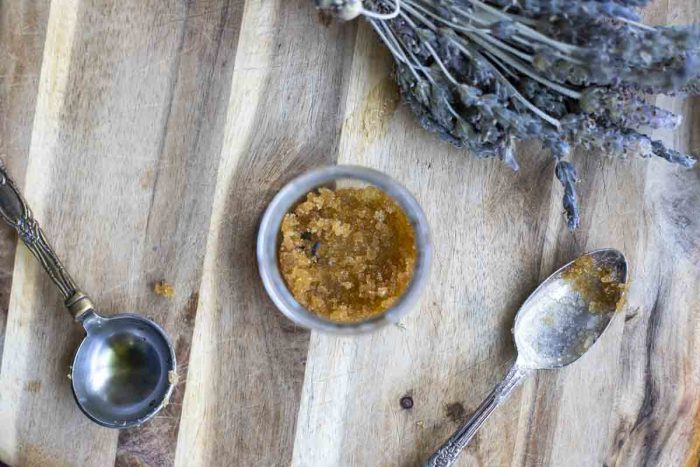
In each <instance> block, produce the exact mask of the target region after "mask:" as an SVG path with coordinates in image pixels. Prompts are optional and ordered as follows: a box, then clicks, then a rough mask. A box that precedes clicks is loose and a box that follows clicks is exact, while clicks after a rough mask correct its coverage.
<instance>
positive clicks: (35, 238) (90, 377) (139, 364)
mask: <svg viewBox="0 0 700 467" xmlns="http://www.w3.org/2000/svg"><path fill="white" fill-rule="evenodd" d="M0 218H2V219H3V220H4V221H5V223H7V224H8V225H10V226H12V227H14V228H15V230H17V233H18V234H19V238H20V239H21V240H22V242H23V243H24V244H25V245H26V246H27V248H28V249H29V251H31V252H32V254H33V255H34V256H35V257H36V259H37V260H38V261H39V263H41V265H42V266H43V268H44V270H45V271H46V272H47V273H48V275H49V277H50V278H51V280H52V281H53V282H54V284H56V287H58V290H59V291H60V292H61V295H63V297H64V299H65V302H64V303H65V305H66V308H68V311H69V312H70V313H71V315H72V316H73V318H74V319H75V320H76V321H77V322H78V323H80V324H82V326H83V327H84V328H85V331H86V335H85V338H84V339H83V341H82V343H81V344H80V346H79V347H78V350H77V351H76V353H75V357H74V359H73V365H72V370H71V381H72V388H73V395H74V396H75V400H76V402H77V403H78V406H79V407H80V409H81V410H82V411H83V413H85V415H87V416H88V417H89V418H90V419H91V420H92V421H94V422H96V423H98V424H100V425H102V426H105V427H108V428H127V427H130V426H134V425H140V424H142V423H144V422H145V421H146V420H148V419H150V418H151V417H153V416H154V415H155V414H156V413H157V412H158V411H159V410H160V409H162V408H163V407H164V406H165V405H167V402H168V399H169V398H170V394H171V393H172V391H173V387H174V384H175V382H176V380H177V374H176V373H175V368H176V366H175V353H174V352H173V348H172V345H171V344H170V341H169V340H168V337H167V336H166V334H165V332H164V331H163V329H161V327H160V326H158V325H157V324H155V323H154V322H153V321H151V320H149V319H146V318H144V317H143V316H139V315H137V314H132V313H124V314H119V315H114V316H110V317H105V316H100V315H99V314H98V313H97V311H96V309H95V306H94V305H93V303H92V301H91V300H90V298H89V297H88V296H87V295H86V294H85V293H84V292H82V291H81V290H80V289H79V288H78V287H77V286H76V284H75V282H74V281H73V278H72V277H71V276H70V275H69V274H68V272H67V271H66V270H65V268H64V267H63V264H62V263H61V261H60V260H59V258H58V257H57V256H56V253H55V252H54V251H53V249H52V248H51V246H50V244H49V242H48V240H47V239H46V236H45V235H44V232H43V230H42V229H41V227H40V226H39V223H38V222H37V221H36V220H35V219H34V218H33V216H32V212H31V210H30V209H29V205H28V204H27V202H26V201H25V199H24V197H23V196H22V194H21V193H20V191H19V189H18V188H17V185H16V184H15V183H14V181H13V180H12V179H11V178H10V176H9V175H8V173H7V170H6V169H5V166H4V165H3V164H2V162H0Z"/></svg>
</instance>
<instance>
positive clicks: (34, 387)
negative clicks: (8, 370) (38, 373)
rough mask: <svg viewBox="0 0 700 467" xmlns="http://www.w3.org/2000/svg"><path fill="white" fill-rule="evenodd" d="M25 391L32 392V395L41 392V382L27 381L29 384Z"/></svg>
mask: <svg viewBox="0 0 700 467" xmlns="http://www.w3.org/2000/svg"><path fill="white" fill-rule="evenodd" d="M24 390H25V391H27V392H31V393H37V392H39V391H40V390H41V381H39V380H32V381H27V383H26V384H25V385H24Z"/></svg>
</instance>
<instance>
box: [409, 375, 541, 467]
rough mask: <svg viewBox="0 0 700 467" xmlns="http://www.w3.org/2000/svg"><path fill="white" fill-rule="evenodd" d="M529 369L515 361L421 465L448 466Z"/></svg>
mask: <svg viewBox="0 0 700 467" xmlns="http://www.w3.org/2000/svg"><path fill="white" fill-rule="evenodd" d="M530 371H531V370H528V369H525V368H522V367H520V366H519V365H518V364H517V362H516V363H515V365H513V367H512V368H511V369H510V371H508V374H507V375H506V376H505V377H504V378H503V381H501V382H500V383H498V384H497V385H496V387H495V388H493V390H492V391H491V393H490V394H489V395H488V396H486V399H484V401H483V402H482V403H481V405H480V406H479V407H478V408H477V409H476V411H475V412H474V413H473V414H472V416H471V417H470V418H469V420H467V421H466V422H464V424H463V425H462V426H460V427H459V428H458V429H457V431H455V432H454V434H453V435H452V436H450V438H449V439H448V440H447V441H445V443H443V445H442V446H440V448H439V449H438V450H437V451H435V453H434V454H433V455H432V456H430V458H429V459H428V460H427V461H425V463H424V464H423V467H448V466H450V465H452V464H454V463H455V461H456V460H457V458H458V457H459V454H460V453H461V452H462V450H463V449H464V448H465V447H466V446H467V444H469V441H471V439H472V438H473V437H474V435H475V434H476V432H477V430H478V429H479V428H480V427H481V425H482V424H483V423H484V422H485V421H486V419H488V418H489V415H491V413H492V412H493V411H494V410H496V408H497V407H498V406H499V405H501V403H503V401H505V400H506V399H507V398H508V396H509V395H510V393H511V391H512V390H513V389H514V388H515V387H516V386H517V385H518V384H519V383H520V382H521V381H522V380H523V379H525V377H526V376H528V375H529V374H530Z"/></svg>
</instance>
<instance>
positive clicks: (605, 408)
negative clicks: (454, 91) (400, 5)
mask: <svg viewBox="0 0 700 467" xmlns="http://www.w3.org/2000/svg"><path fill="white" fill-rule="evenodd" d="M311 3H312V2H311V1H310V0H289V1H286V0H266V1H262V0H247V1H246V0H192V1H184V0H179V1H178V0H168V1H164V0H147V1H143V0H139V1H137V0H127V1H121V2H114V1H106V0H102V1H99V0H51V1H49V0H45V1H37V0H31V1H30V0H12V1H0V123H1V125H0V154H2V159H3V161H4V162H5V163H6V164H7V165H8V166H9V168H10V170H11V171H12V173H14V175H15V178H16V179H17V180H18V182H20V185H22V186H23V187H24V188H25V194H26V197H27V198H28V200H29V202H30V203H31V205H32V207H33V208H34V211H35V213H36V216H37V217H38V218H39V219H40V221H41V223H42V224H43V225H44V228H45V231H46V232H47V234H48V235H49V236H50V238H51V239H52V240H53V244H54V246H55V247H56V249H57V251H58V252H59V253H60V254H61V255H62V256H63V257H64V258H65V262H66V266H67V267H68V268H69V269H70V270H71V271H72V272H73V275H74V276H75V278H76V280H77V281H78V282H79V283H80V284H81V285H82V286H83V287H84V288H85V289H86V290H87V291H88V292H90V293H91V295H92V296H93V298H94V300H95V302H96V303H98V304H99V306H100V308H101V310H102V311H103V312H105V313H107V314H111V313H117V312H120V311H140V312H142V313H144V314H146V315H147V316H149V317H151V318H153V319H155V320H156V321H158V322H159V323H162V324H163V325H164V326H165V328H166V329H167V331H168V332H169V333H170V335H171V336H172V338H173V342H174V343H175V344H176V347H177V357H178V361H179V363H180V368H179V372H180V383H179V385H178V388H177V390H176V393H175V396H174V397H173V399H172V401H171V404H170V405H169V406H168V407H167V408H166V410H165V411H164V412H163V413H162V414H160V415H159V416H158V417H157V418H156V419H155V420H153V421H152V422H149V423H148V424H146V425H145V426H144V427H141V428H138V429H132V430H128V431H125V432H121V433H118V432H115V431H110V430H107V429H103V428H100V427H97V426H96V425H93V424H92V423H90V422H89V421H87V420H86V419H85V418H84V417H83V416H82V414H81V413H80V412H79V410H78V409H77V407H76V406H75V404H74V402H73V398H72V396H71V392H70V381H69V380H68V379H67V377H66V375H67V373H68V371H69V368H68V366H69V364H70V361H71V358H72V354H73V351H74V349H75V348H76V345H77V343H78V342H79V340H80V338H81V332H80V329H79V328H77V327H75V326H74V325H73V324H72V323H71V320H70V317H69V315H68V314H67V313H65V312H64V311H63V310H62V304H61V300H60V298H59V296H58V294H57V293H56V292H55V291H54V290H53V288H52V287H53V286H52V285H51V283H50V282H49V281H48V280H47V278H46V277H45V275H44V273H43V272H42V271H41V270H40V269H39V268H38V267H37V265H36V264H35V262H34V260H33V258H32V257H31V255H29V254H28V252H27V251H26V249H24V248H23V247H19V248H17V249H16V250H15V244H16V241H15V237H14V236H13V235H12V234H10V233H9V231H8V229H0V230H2V232H0V239H1V242H0V243H1V246H2V251H0V357H1V361H0V362H1V363H0V461H2V462H5V463H7V464H9V465H11V466H15V465H16V466H25V465H30V466H53V465H80V466H83V465H85V466H105V465H119V466H131V465H151V466H169V465H173V464H175V465H179V466H190V465H194V466H211V465H216V466H218V465H222V466H229V465H266V466H267V465H275V466H276V465H288V464H293V465H295V466H330V465H342V466H370V465H371V466H374V465H381V466H384V465H387V466H388V465H392V466H393V465H401V466H404V465H416V464H417V463H419V462H420V461H421V460H422V459H424V458H425V457H426V456H427V455H428V454H429V453H430V452H431V451H432V449H434V448H435V447H437V446H438V445H439V444H440V443H441V442H442V441H443V440H444V438H446V437H447V436H448V435H449V434H450V433H451V431H452V430H453V429H455V428H456V426H457V425H458V423H459V422H460V421H462V420H463V419H464V418H465V417H467V416H468V415H469V412H470V411H472V410H473V409H474V408H475V407H476V406H477V405H478V403H479V402H480V401H481V398H482V397H483V396H484V395H485V394H486V393H487V392H488V391H489V390H490V388H491V387H492V385H493V384H494V383H496V382H497V381H498V380H499V379H500V378H501V377H502V376H503V374H504V373H505V372H506V371H507V368H508V365H509V364H510V363H511V361H512V360H513V358H514V355H515V354H514V352H515V350H514V347H513V343H512V339H511V336H510V331H509V329H510V326H511V323H512V319H513V316H514V315H515V312H516V311H517V308H518V306H519V304H520V303H521V302H522V301H523V300H524V299H525V297H527V295H528V294H529V293H530V291H531V290H532V289H533V288H534V287H535V286H536V285H537V283H538V282H539V281H540V280H541V279H543V278H544V277H546V276H547V275H548V274H549V273H550V272H551V271H552V270H554V269H555V268H556V267H557V266H559V265H560V264H562V263H564V262H566V261H568V260H570V259H571V258H573V257H575V256H577V255H578V254H580V253H582V252H584V251H587V250H590V249H594V248H599V247H615V248H619V249H621V250H622V251H624V252H625V254H626V255H627V257H628V260H629V261H630V264H631V269H632V286H631V291H630V296H629V304H628V305H627V307H626V309H625V310H624V312H623V313H621V314H620V315H619V316H618V317H617V318H616V319H615V321H614V322H613V325H612V327H611V328H610V329H609V331H608V332H607V333H606V335H605V337H604V338H603V339H602V340H601V341H600V342H599V343H598V344H596V346H595V347H593V349H592V350H591V351H590V353H589V354H588V355H586V357H585V358H583V359H582V360H581V361H579V362H577V363H576V365H574V366H572V367H570V368H568V369H566V370H563V371H561V372H557V373H542V374H539V375H537V376H536V377H535V378H534V379H532V380H530V381H529V382H527V383H526V384H525V385H524V386H523V387H522V388H521V389H518V390H516V391H515V392H514V394H513V396H512V399H511V400H510V401H509V402H508V403H507V404H506V405H505V406H503V407H502V408H501V409H499V411H498V412H496V413H495V414H494V415H493V417H492V418H491V419H490V420H489V421H488V423H487V424H486V425H485V426H484V427H483V429H482V430H481V431H480V432H479V434H478V435H477V437H476V438H475V440H474V441H473V442H472V444H471V445H470V446H469V448H468V449H467V450H466V451H465V453H464V454H463V456H462V458H461V459H460V465H483V466H494V465H504V466H505V465H533V466H534V465H551V466H560V465H566V466H592V465H607V466H613V465H620V466H638V465H649V466H657V465H660V466H685V467H694V466H697V465H698V464H699V462H700V359H698V354H700V305H698V304H699V303H700V291H699V290H698V288H697V284H698V281H699V280H700V216H698V213H700V169H697V168H696V169H693V170H682V169H677V168H674V167H672V166H670V165H668V164H666V163H665V162H664V161H657V160H638V159H630V160H611V159H608V158H605V157H602V156H600V155H597V154H590V153H586V152H584V151H578V152H577V153H576V154H575V156H574V159H575V162H576V164H577V166H578V169H579V174H580V177H581V179H582V181H581V183H580V184H579V192H580V198H581V202H582V205H583V207H584V210H583V223H582V225H581V227H580V229H579V230H578V231H577V232H576V233H574V234H572V233H570V232H568V231H567V230H566V226H565V225H564V222H563V218H562V213H561V208H560V198H561V193H560V187H559V185H558V183H556V181H555V180H554V178H553V174H552V171H553V166H552V162H551V161H550V160H549V158H548V157H547V156H546V155H544V154H542V153H541V152H540V150H539V148H538V146H537V145H536V144H528V145H521V146H519V159H520V161H521V163H522V164H521V165H522V168H521V170H520V171H519V172H518V173H513V172H512V171H510V169H508V168H506V167H505V166H503V165H502V164H500V163H499V162H498V161H482V160H475V159H473V158H471V157H470V155H469V154H468V153H466V152H463V151H458V150H456V149H453V148H451V147H449V146H448V145H446V144H443V143H441V142H439V141H438V140H437V139H436V138H435V137H434V136H433V135H430V134H427V133H425V132H424V131H423V130H421V129H420V128H419V126H418V125H417V123H416V121H415V119H414V118H413V116H412V115H411V113H410V111H409V110H408V109H407V108H406V106H405V105H403V104H401V102H400V99H399V96H398V91H397V88H396V86H395V85H394V84H393V82H392V79H391V76H390V75H391V60H390V58H389V55H388V53H387V52H386V51H385V50H384V49H383V47H381V46H380V44H379V42H378V41H377V40H376V38H375V37H374V34H373V33H372V31H371V29H370V28H369V27H368V26H367V25H366V24H364V23H362V22H355V23H348V24H337V23H332V22H328V21H327V20H326V19H325V18H322V17H320V16H319V15H318V14H317V13H316V11H315V10H314V8H313V6H312V5H311ZM645 17H646V20H647V21H649V22H651V23H657V24H661V23H674V24H684V23H690V22H700V1H698V0H668V1H666V0H657V1H656V2H655V3H654V4H653V5H652V6H650V7H649V8H648V9H647V10H646V11H645ZM659 102H660V103H661V104H663V105H664V106H665V107H668V108H671V109H674V110H676V111H678V112H680V113H682V114H683V115H684V118H685V123H684V125H683V127H682V128H681V129H680V130H678V131H677V132H674V133H668V134H659V135H658V136H659V137H662V138H664V139H665V140H666V141H668V142H669V143H671V144H673V145H674V146H676V147H681V148H684V149H691V150H693V149H694V150H696V151H697V150H698V149H699V148H700V137H699V136H697V135H698V130H699V129H700V105H699V102H700V101H698V100H697V99H690V100H686V101H682V100H680V99H677V98H663V99H661V100H660V101H659ZM336 161H337V162H341V163H352V164H361V165H366V166H370V167H374V168H377V169H379V170H382V171H384V172H386V173H388V174H389V175H391V176H392V177H394V178H396V179H397V180H399V181H400V182H401V183H402V184H404V185H405V186H406V187H407V188H408V189H409V190H410V191H411V192H413V193H414V194H415V195H416V197H417V198H418V200H419V201H420V203H421V204H422V206H423V208H424V209H425V211H426V214H427V216H428V218H429V221H430V224H431V227H432V233H433V238H434V245H435V259H434V268H433V271H432V277H431V282H430V286H429V288H428V290H427V291H426V293H425V295H424V296H423V298H422V301H421V305H420V307H419V308H418V309H416V310H415V311H414V312H413V313H412V314H410V315H409V316H408V317H407V318H405V319H404V320H403V322H402V323H400V325H397V326H390V327H387V328H386V329H383V330H381V331H380V332H377V333H374V334H371V335H367V336H362V337H352V338H348V337H344V338H339V337H333V336H328V335H322V334H317V333H309V332H307V331H305V330H303V329H299V328H297V327H295V326H294V325H293V324H292V323H290V322H289V321H287V320H286V319H285V318H283V317H282V316H281V315H280V314H279V313H278V312H277V311H276V310H275V308H274V306H273V305H272V304H271V303H270V301H269V300H268V298H267V296H266V295H265V292H264V290H263V288H262V286H261V284H260V281H259V278H258V275H257V270H256V264H255V257H254V243H255V238H254V236H255V230H256V226H257V222H258V219H259V217H260V215H261V213H262V211H263V210H264V208H265V206H266V204H267V203H268V202H269V200H270V199H271V197H272V196H274V194H275V193H276V191H277V190H278V189H279V188H280V187H281V186H282V185H283V184H284V183H285V182H286V181H288V180H289V179H291V178H292V177H293V176H295V175H297V174H299V173H301V172H303V171H304V170H306V169H308V168H310V167H313V166H318V165H323V164H331V163H335V162H336ZM15 251H16V256H15ZM160 280H165V281H167V282H169V283H171V284H173V286H174V287H175V290H176V295H175V297H174V298H173V299H167V298H164V297H160V296H157V295H155V294H154V292H153V284H154V283H155V282H157V281H160ZM7 297H9V299H8V298H7ZM8 301H9V304H8ZM404 396H410V397H412V399H413V401H414V406H413V408H412V409H410V410H406V409H402V408H401V406H400V404H399V400H400V399H401V398H402V397H404Z"/></svg>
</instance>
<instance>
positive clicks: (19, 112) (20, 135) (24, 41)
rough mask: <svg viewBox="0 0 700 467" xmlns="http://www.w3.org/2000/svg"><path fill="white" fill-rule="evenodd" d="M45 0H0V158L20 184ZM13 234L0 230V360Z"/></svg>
mask: <svg viewBox="0 0 700 467" xmlns="http://www.w3.org/2000/svg"><path fill="white" fill-rule="evenodd" d="M48 19H49V1H48V0H46V1H37V0H17V1H13V2H0V158H1V159H2V161H3V163H4V164H5V166H6V167H7V168H8V170H10V172H11V173H13V174H14V176H15V179H16V182H17V183H18V184H19V186H20V187H22V186H24V172H25V169H26V164H27V157H28V154H29V145H30V143H31V137H32V122H33V120H34V108H35V106H36V95H37V88H38V86H39V72H40V70H41V62H42V60H41V59H42V55H43V51H44V38H45V36H46V25H47V23H48ZM16 244H17V236H16V235H15V233H14V232H12V231H10V230H8V229H2V230H0V361H2V349H3V342H4V340H5V339H4V336H5V324H6V322H7V309H8V307H9V305H10V288H11V286H12V269H13V267H14V262H15V246H16Z"/></svg>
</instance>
